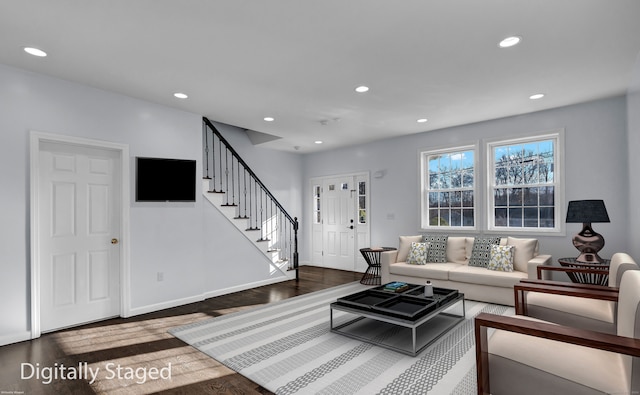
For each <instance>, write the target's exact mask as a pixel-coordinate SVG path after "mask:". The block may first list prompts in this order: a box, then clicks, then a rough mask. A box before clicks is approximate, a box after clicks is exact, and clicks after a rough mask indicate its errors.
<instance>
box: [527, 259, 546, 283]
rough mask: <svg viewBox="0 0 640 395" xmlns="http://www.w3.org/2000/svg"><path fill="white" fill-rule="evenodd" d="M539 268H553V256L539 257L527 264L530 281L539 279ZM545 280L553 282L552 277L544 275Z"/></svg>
mask: <svg viewBox="0 0 640 395" xmlns="http://www.w3.org/2000/svg"><path fill="white" fill-rule="evenodd" d="M538 266H551V255H538V256H535V257H533V259H531V260H529V262H527V278H528V279H529V280H537V279H538ZM543 276H544V277H543V280H551V275H550V274H548V273H544V274H543Z"/></svg>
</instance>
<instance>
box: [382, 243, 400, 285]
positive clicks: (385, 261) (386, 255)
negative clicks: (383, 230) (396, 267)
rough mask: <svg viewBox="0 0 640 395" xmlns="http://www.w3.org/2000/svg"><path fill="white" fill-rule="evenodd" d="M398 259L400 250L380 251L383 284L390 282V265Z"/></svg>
mask: <svg viewBox="0 0 640 395" xmlns="http://www.w3.org/2000/svg"><path fill="white" fill-rule="evenodd" d="M396 259H398V250H391V251H382V252H381V253H380V277H381V279H382V284H386V283H388V282H390V280H389V275H390V272H389V266H391V265H392V264H394V263H396Z"/></svg>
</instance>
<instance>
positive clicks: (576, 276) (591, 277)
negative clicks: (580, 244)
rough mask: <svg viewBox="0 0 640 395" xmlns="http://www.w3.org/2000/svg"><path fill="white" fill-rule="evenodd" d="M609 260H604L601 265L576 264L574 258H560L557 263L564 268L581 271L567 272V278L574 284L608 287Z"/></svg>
mask: <svg viewBox="0 0 640 395" xmlns="http://www.w3.org/2000/svg"><path fill="white" fill-rule="evenodd" d="M610 262H611V260H610V259H605V260H604V262H603V263H598V262H596V263H585V262H577V261H576V258H560V259H558V263H559V264H560V266H563V267H566V268H574V269H581V270H580V271H577V270H576V271H567V272H566V273H567V276H569V278H570V279H571V281H573V282H574V283H580V284H594V285H608V284H609V263H610Z"/></svg>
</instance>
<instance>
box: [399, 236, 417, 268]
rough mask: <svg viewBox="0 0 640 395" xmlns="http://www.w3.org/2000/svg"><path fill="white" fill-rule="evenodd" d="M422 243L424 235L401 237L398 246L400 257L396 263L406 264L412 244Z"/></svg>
mask: <svg viewBox="0 0 640 395" xmlns="http://www.w3.org/2000/svg"><path fill="white" fill-rule="evenodd" d="M421 241H422V235H417V236H400V242H399V245H398V256H397V258H396V262H406V261H407V256H409V249H410V248H411V243H413V242H416V243H419V242H421Z"/></svg>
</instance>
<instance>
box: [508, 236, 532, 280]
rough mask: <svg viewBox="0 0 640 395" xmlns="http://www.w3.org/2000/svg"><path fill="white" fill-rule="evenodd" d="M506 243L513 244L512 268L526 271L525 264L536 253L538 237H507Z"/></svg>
mask: <svg viewBox="0 0 640 395" xmlns="http://www.w3.org/2000/svg"><path fill="white" fill-rule="evenodd" d="M507 245H510V246H513V247H514V251H513V268H514V269H515V270H517V271H519V272H525V273H527V265H528V263H529V261H530V260H531V259H533V257H534V256H535V255H536V251H537V248H538V239H520V238H517V237H507Z"/></svg>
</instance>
